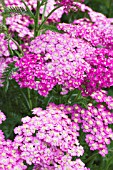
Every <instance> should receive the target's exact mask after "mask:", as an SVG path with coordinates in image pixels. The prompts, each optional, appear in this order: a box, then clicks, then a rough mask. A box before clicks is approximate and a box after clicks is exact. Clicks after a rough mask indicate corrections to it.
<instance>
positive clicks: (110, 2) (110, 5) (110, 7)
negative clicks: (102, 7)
mask: <svg viewBox="0 0 113 170" xmlns="http://www.w3.org/2000/svg"><path fill="white" fill-rule="evenodd" d="M111 9H112V0H110V1H109V9H108V17H110V15H111Z"/></svg>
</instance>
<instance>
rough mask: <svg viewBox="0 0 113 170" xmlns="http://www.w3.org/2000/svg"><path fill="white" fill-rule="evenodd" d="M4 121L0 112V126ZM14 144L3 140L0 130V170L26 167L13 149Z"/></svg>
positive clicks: (19, 169)
mask: <svg viewBox="0 0 113 170" xmlns="http://www.w3.org/2000/svg"><path fill="white" fill-rule="evenodd" d="M4 120H6V116H5V115H4V113H3V112H1V111H0V124H1V123H2V121H4ZM13 144H14V142H12V141H11V140H5V136H4V133H3V132H2V130H0V169H1V170H2V169H7V170H12V169H14V170H24V169H26V168H27V167H26V166H25V165H24V163H23V160H22V159H21V158H20V151H19V150H17V149H14V147H13Z"/></svg>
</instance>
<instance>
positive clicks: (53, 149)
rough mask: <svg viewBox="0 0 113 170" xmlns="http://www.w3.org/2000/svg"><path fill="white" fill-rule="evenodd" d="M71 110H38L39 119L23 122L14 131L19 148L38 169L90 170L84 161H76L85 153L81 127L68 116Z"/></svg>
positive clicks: (36, 114)
mask: <svg viewBox="0 0 113 170" xmlns="http://www.w3.org/2000/svg"><path fill="white" fill-rule="evenodd" d="M70 109H71V110H72V108H71V107H70V106H67V107H66V106H64V105H58V106H57V105H55V104H50V105H49V106H48V107H47V109H46V110H42V109H41V108H35V109H33V114H34V115H35V116H34V117H32V118H30V117H28V116H27V117H24V118H22V122H23V124H22V125H21V126H18V127H16V128H15V129H14V132H15V134H17V135H16V137H15V139H14V142H15V148H19V150H20V152H21V158H22V159H23V160H25V161H26V162H27V164H29V165H31V164H32V163H33V164H34V165H35V167H34V169H37V168H38V169H40V170H43V169H45V168H46V169H48V170H49V169H53V170H59V169H61V170H65V169H66V168H70V169H78V168H80V170H88V169H87V168H86V167H85V165H84V163H83V162H82V161H81V160H80V159H77V160H76V161H72V157H73V156H77V157H80V156H81V155H83V153H84V150H83V147H82V146H81V145H80V144H79V141H78V139H77V137H78V136H79V133H78V130H79V125H78V123H76V122H72V121H71V119H70V118H68V116H67V114H69V113H70V111H71V110H70ZM78 122H80V120H79V117H78ZM64 153H65V154H64Z"/></svg>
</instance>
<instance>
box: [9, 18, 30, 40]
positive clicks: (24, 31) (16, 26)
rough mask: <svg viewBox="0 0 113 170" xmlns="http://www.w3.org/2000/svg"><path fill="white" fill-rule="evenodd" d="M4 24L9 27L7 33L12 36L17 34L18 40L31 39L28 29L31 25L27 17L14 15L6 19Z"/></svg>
mask: <svg viewBox="0 0 113 170" xmlns="http://www.w3.org/2000/svg"><path fill="white" fill-rule="evenodd" d="M6 24H7V25H8V26H9V31H10V32H11V33H12V35H13V34H14V33H15V32H17V33H18V36H19V37H20V38H25V37H28V38H31V37H33V32H32V30H30V29H29V28H28V27H29V25H30V24H33V20H31V19H30V18H29V17H28V16H23V15H14V16H11V17H8V18H7V19H6Z"/></svg>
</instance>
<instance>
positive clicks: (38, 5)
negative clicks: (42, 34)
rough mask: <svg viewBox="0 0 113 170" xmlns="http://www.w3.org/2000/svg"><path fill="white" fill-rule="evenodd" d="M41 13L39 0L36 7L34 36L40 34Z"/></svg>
mask: <svg viewBox="0 0 113 170" xmlns="http://www.w3.org/2000/svg"><path fill="white" fill-rule="evenodd" d="M39 14H40V2H39V1H38V0H37V8H36V14H35V19H34V24H35V26H34V27H35V28H34V38H35V37H36V36H37V35H38V33H39V32H38V24H39V23H38V22H39Z"/></svg>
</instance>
